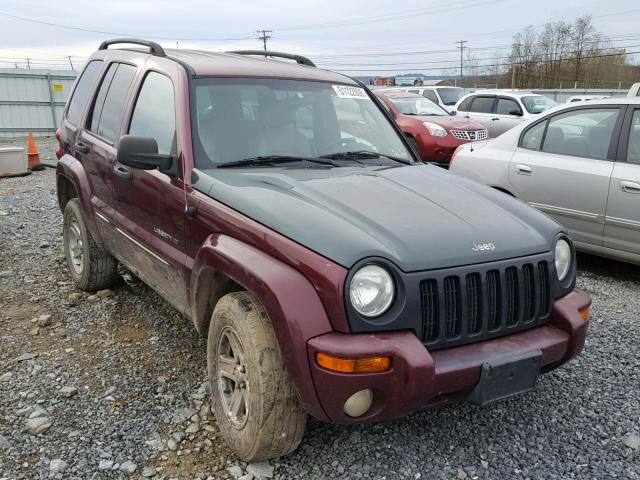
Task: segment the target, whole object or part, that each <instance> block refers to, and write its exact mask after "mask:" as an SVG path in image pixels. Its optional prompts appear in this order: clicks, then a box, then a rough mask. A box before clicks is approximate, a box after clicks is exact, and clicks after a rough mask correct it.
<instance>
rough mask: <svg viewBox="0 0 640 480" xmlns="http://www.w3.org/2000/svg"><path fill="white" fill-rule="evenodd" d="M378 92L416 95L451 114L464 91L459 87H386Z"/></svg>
mask: <svg viewBox="0 0 640 480" xmlns="http://www.w3.org/2000/svg"><path fill="white" fill-rule="evenodd" d="M380 90H385V91H391V90H394V91H396V92H397V91H401V92H411V93H418V94H420V95H422V96H423V97H425V98H427V99H429V100H431V101H432V102H433V103H435V104H437V105H440V106H441V107H442V108H444V109H445V110H446V111H447V112H449V113H451V111H452V110H453V107H455V105H456V103H458V100H460V99H461V98H462V97H463V96H464V89H463V88H459V87H445V86H441V87H419V86H415V87H411V86H409V87H388V88H381V89H380Z"/></svg>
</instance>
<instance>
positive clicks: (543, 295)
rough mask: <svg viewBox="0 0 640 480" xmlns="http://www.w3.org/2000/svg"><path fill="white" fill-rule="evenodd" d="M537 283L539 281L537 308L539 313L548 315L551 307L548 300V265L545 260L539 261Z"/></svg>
mask: <svg viewBox="0 0 640 480" xmlns="http://www.w3.org/2000/svg"><path fill="white" fill-rule="evenodd" d="M538 283H539V288H538V290H539V292H540V294H539V296H538V299H539V301H540V303H539V305H538V310H539V312H540V315H548V314H549V310H550V309H551V302H550V301H549V296H550V292H549V267H548V266H547V262H540V263H539V264H538Z"/></svg>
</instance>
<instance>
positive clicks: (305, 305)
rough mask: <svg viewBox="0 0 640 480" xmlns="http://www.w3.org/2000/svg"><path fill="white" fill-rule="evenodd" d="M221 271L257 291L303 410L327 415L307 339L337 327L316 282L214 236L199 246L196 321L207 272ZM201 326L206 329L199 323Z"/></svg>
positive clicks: (194, 305) (237, 243)
mask: <svg viewBox="0 0 640 480" xmlns="http://www.w3.org/2000/svg"><path fill="white" fill-rule="evenodd" d="M212 270H213V271H214V272H216V273H221V274H223V275H225V276H226V277H228V278H229V279H231V280H233V281H234V282H236V283H237V284H238V285H240V286H242V287H243V288H245V289H246V290H247V291H249V292H251V293H253V294H254V295H255V296H256V297H257V298H258V300H259V301H260V302H261V303H262V305H263V306H264V307H265V309H266V311H267V314H268V315H269V319H270V320H271V323H272V325H273V329H274V331H275V334H276V338H277V340H278V344H279V345H280V351H281V352H282V359H283V361H284V364H285V366H286V368H287V372H288V373H289V377H290V378H291V380H292V381H293V384H294V385H295V387H296V390H297V392H298V396H299V398H300V401H301V402H302V405H303V407H304V409H305V410H306V411H307V412H308V413H309V414H311V415H313V416H314V417H316V418H318V419H320V420H325V421H327V420H328V417H327V415H326V414H325V412H324V410H323V409H322V406H321V405H320V401H319V400H318V396H317V393H316V389H315V386H314V384H313V378H312V376H311V369H310V366H309V363H308V359H307V355H308V353H307V342H308V341H309V340H310V339H311V338H314V337H316V336H318V335H322V334H325V333H329V332H331V331H333V328H332V327H331V323H330V321H329V319H328V317H327V314H326V312H325V309H324V306H323V305H322V302H321V301H320V297H319V295H318V293H317V292H316V290H315V288H314V287H313V285H312V284H311V283H310V282H309V280H307V278H306V277H305V276H304V275H302V274H301V273H300V272H299V271H297V270H295V269H294V268H292V267H290V266H289V265H287V264H285V263H283V262H281V261H279V260H277V259H275V258H273V257H271V256H270V255H267V254H265V253H264V252H262V251H260V250H258V249H256V248H254V247H252V246H250V245H248V244H246V243H244V242H242V241H240V240H237V239H235V238H233V237H230V236H227V235H223V234H212V235H210V236H209V237H208V238H207V239H206V240H205V242H204V243H203V245H202V246H201V248H200V250H199V251H198V253H197V255H196V257H195V259H194V264H193V269H192V273H191V286H192V288H191V305H192V312H193V317H192V318H193V321H194V323H196V328H198V324H197V322H198V321H199V320H198V318H202V316H203V315H206V314H207V312H203V311H202V310H203V308H206V307H203V305H206V302H198V301H197V300H198V299H197V296H198V292H199V289H198V283H199V282H200V281H201V279H202V277H203V275H202V274H203V273H210V272H211V271H212ZM198 330H203V329H201V328H198Z"/></svg>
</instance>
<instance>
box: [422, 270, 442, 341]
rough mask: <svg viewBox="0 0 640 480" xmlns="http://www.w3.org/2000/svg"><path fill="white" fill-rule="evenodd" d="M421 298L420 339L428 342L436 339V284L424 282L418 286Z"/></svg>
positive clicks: (428, 281) (437, 333) (434, 282)
mask: <svg viewBox="0 0 640 480" xmlns="http://www.w3.org/2000/svg"><path fill="white" fill-rule="evenodd" d="M420 290H421V296H422V338H423V340H424V341H427V342H430V341H433V340H435V339H436V338H438V335H439V333H440V332H439V328H438V326H439V323H438V282H437V281H436V280H425V281H423V282H422V283H421V284H420Z"/></svg>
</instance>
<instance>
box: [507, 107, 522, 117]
mask: <svg viewBox="0 0 640 480" xmlns="http://www.w3.org/2000/svg"><path fill="white" fill-rule="evenodd" d="M509 115H515V116H517V117H521V116H522V110H516V109H513V110H509Z"/></svg>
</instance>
